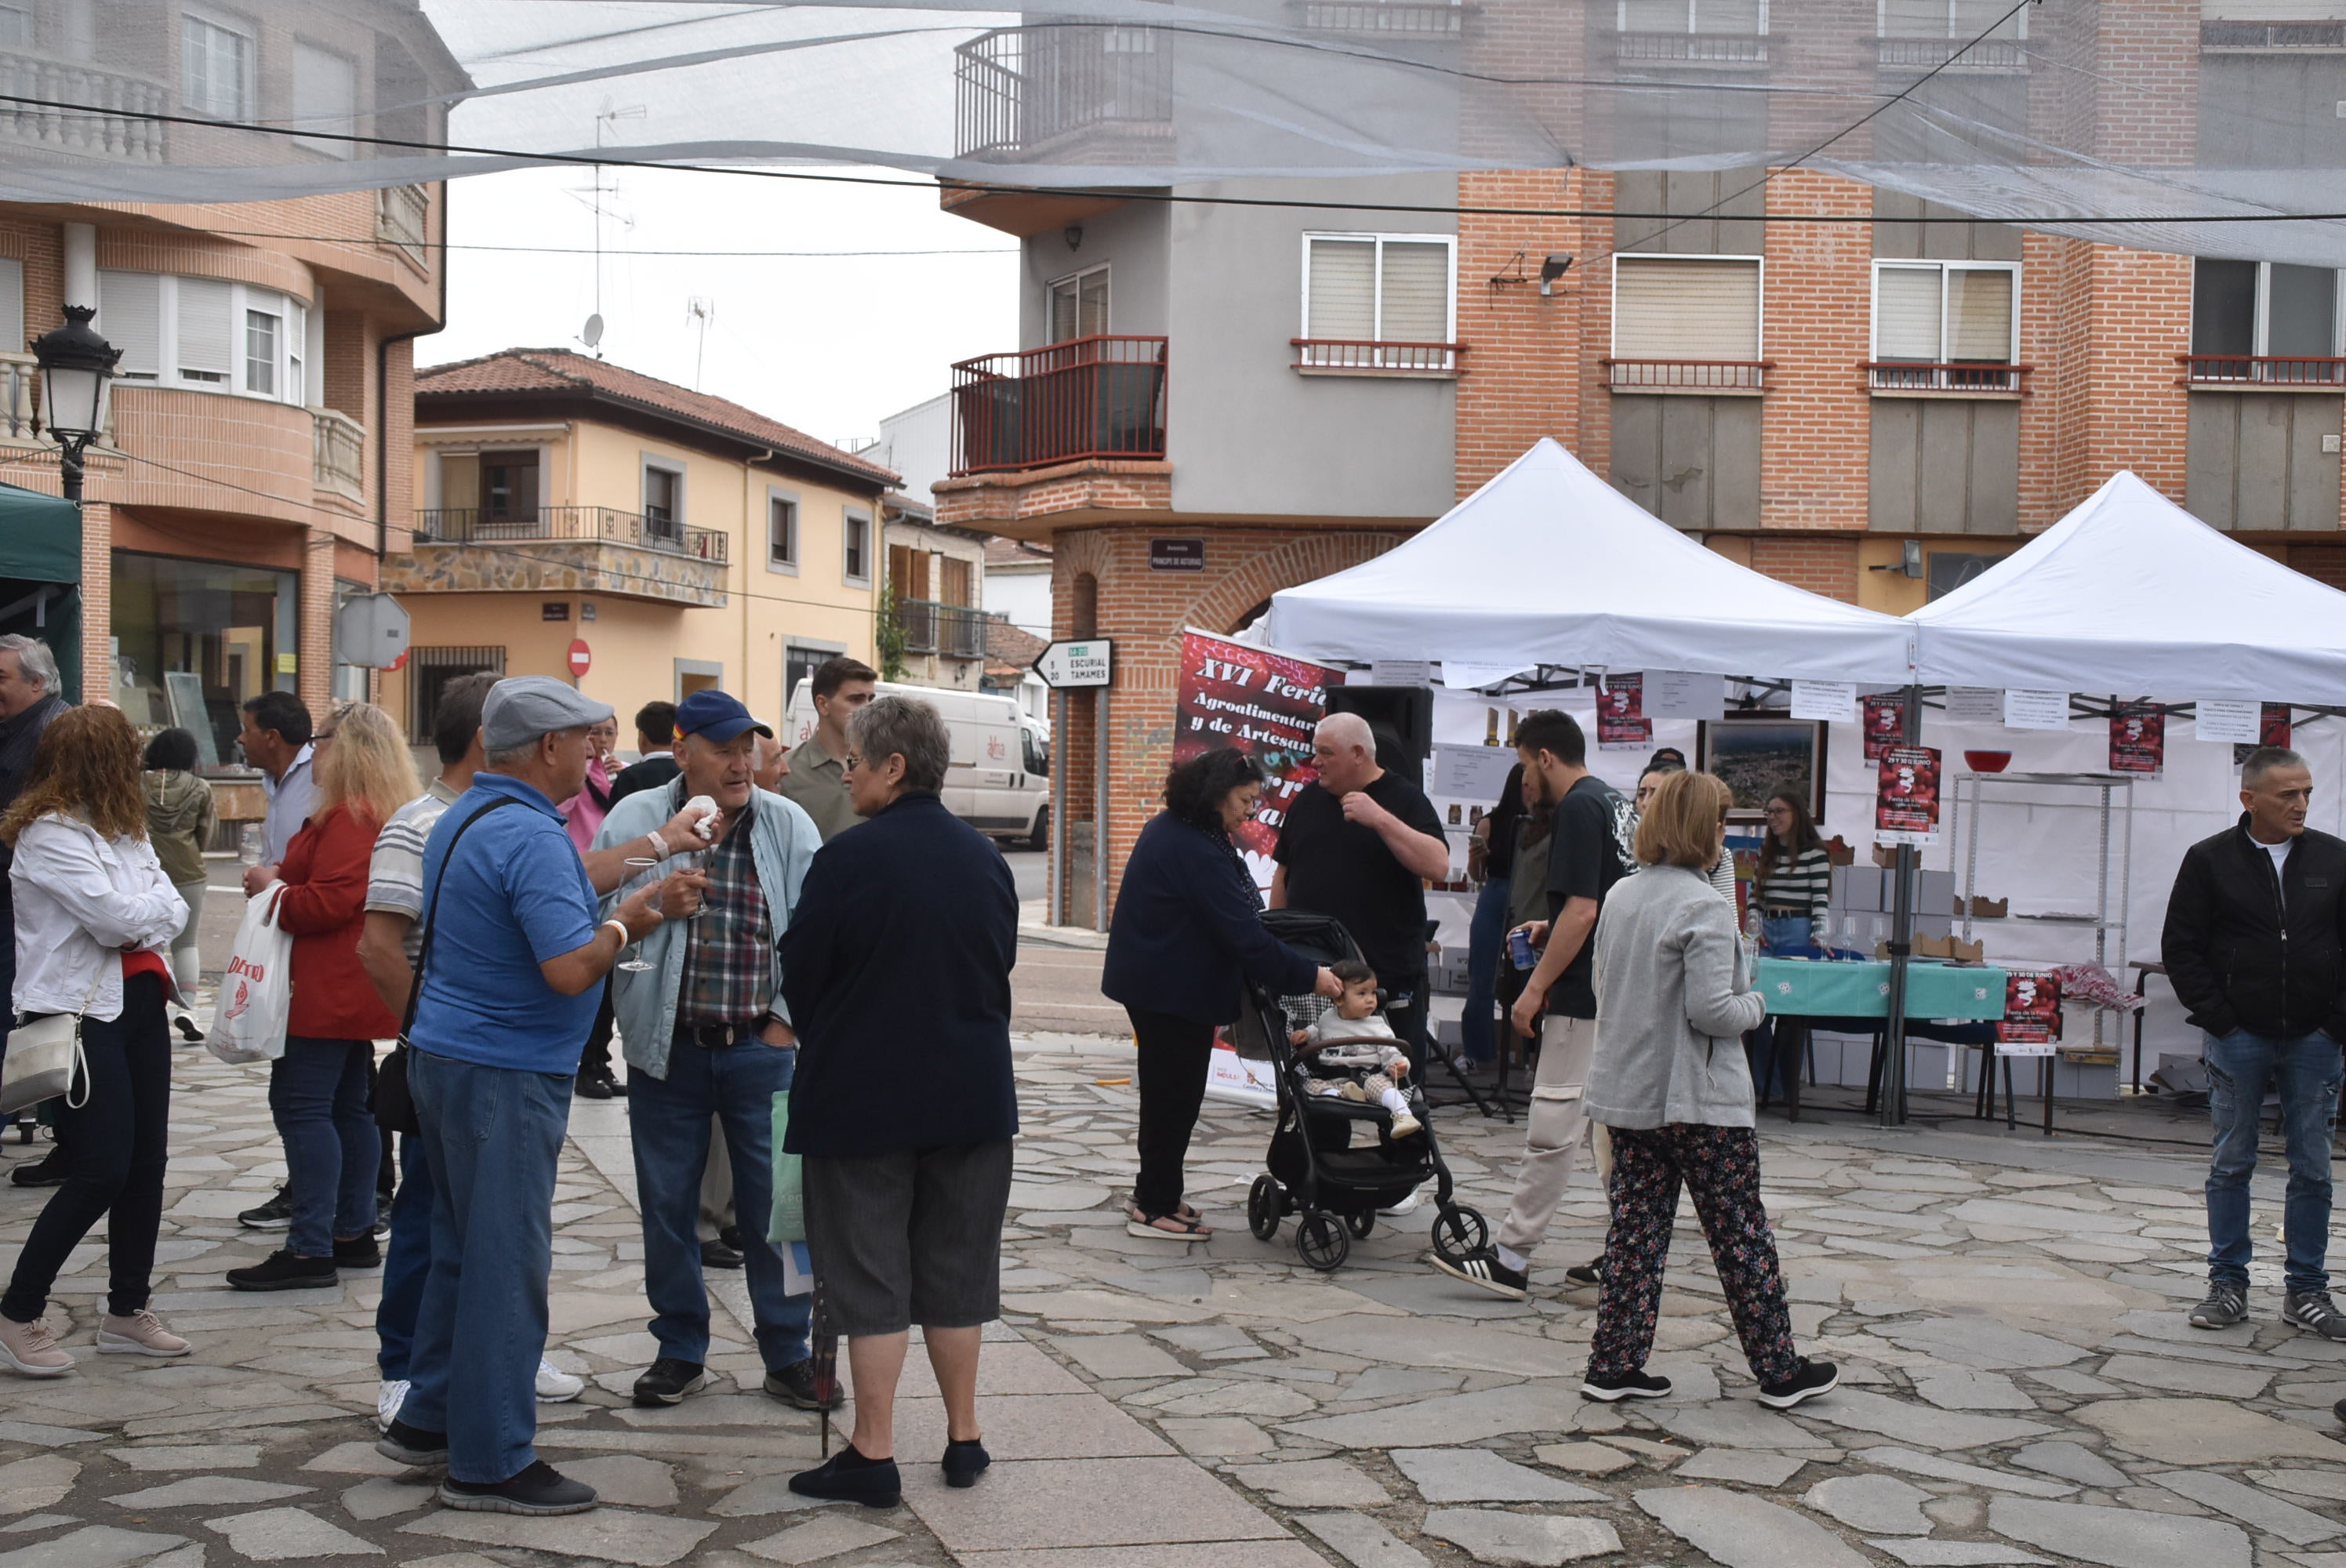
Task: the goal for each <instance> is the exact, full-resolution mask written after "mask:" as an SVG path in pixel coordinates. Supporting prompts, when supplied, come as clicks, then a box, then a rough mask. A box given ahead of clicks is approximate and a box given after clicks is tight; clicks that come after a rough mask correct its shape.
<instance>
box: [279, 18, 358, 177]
mask: <svg viewBox="0 0 2346 1568" xmlns="http://www.w3.org/2000/svg"><path fill="white" fill-rule="evenodd" d="M358 115H359V67H358V62H356V61H355V60H352V58H351V57H350V56H347V55H337V54H335V53H334V52H333V51H331V49H321V48H319V47H318V46H316V45H314V44H309V43H303V42H298V41H297V42H296V43H295V44H294V46H293V120H294V123H295V124H296V125H298V126H300V127H301V128H302V129H304V130H315V131H326V132H329V133H331V134H332V135H334V136H352V135H355V134H357V131H358V128H359V125H358ZM299 139H300V141H301V145H302V146H303V147H305V148H309V149H310V150H311V151H312V152H320V153H323V154H325V155H326V156H327V157H328V158H348V157H350V156H351V153H352V148H353V146H354V145H355V144H353V143H351V142H347V141H327V140H320V139H318V138H315V137H301V138H299Z"/></svg>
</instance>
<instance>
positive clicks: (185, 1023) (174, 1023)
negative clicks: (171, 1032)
mask: <svg viewBox="0 0 2346 1568" xmlns="http://www.w3.org/2000/svg"><path fill="white" fill-rule="evenodd" d="M171 1027H173V1028H174V1029H177V1030H178V1031H179V1037H180V1038H181V1039H183V1040H185V1041H186V1042H187V1043H188V1044H190V1045H200V1044H203V1043H204V1032H203V1031H202V1030H200V1029H199V1028H197V1027H196V1021H195V1020H194V1019H193V1018H190V1017H189V1016H188V1014H186V1013H173V1014H172V1015H171Z"/></svg>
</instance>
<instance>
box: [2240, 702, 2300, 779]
mask: <svg viewBox="0 0 2346 1568" xmlns="http://www.w3.org/2000/svg"><path fill="white" fill-rule="evenodd" d="M2293 731H2294V725H2293V723H2292V720H2291V713H2290V706H2289V704H2287V703H2285V702H2268V703H2266V704H2265V705H2264V706H2263V707H2262V708H2260V709H2259V712H2258V714H2257V745H2256V746H2241V745H2235V746H2234V747H2233V748H2232V766H2233V767H2235V768H2238V767H2239V765H2240V764H2241V763H2243V762H2246V761H2247V760H2248V759H2249V752H2251V751H2254V750H2255V749H2257V747H2258V746H2278V747H2280V748H2281V749H2282V750H2284V751H2286V750H2288V749H2289V746H2290V735H2291V734H2292V733H2293Z"/></svg>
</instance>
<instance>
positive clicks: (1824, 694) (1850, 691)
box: [1792, 680, 1857, 724]
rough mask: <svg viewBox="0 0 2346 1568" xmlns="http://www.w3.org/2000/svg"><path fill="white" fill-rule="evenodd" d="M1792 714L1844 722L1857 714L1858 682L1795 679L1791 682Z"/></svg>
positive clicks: (1796, 716) (1794, 716)
mask: <svg viewBox="0 0 2346 1568" xmlns="http://www.w3.org/2000/svg"><path fill="white" fill-rule="evenodd" d="M1792 717H1793V718H1821V719H1824V720H1826V721H1827V722H1829V723H1832V724H1847V723H1849V722H1850V721H1851V720H1852V719H1854V718H1856V717H1857V683H1856V682H1855V681H1848V680H1796V681H1794V682H1793V683H1792Z"/></svg>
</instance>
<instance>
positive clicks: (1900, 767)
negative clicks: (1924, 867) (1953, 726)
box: [1873, 746, 1939, 844]
mask: <svg viewBox="0 0 2346 1568" xmlns="http://www.w3.org/2000/svg"><path fill="white" fill-rule="evenodd" d="M1878 767H1879V769H1880V771H1879V772H1878V773H1877V775H1876V781H1875V784H1874V792H1873V829H1874V832H1873V838H1874V841H1875V842H1876V843H1882V844H1928V843H1931V842H1933V841H1934V840H1936V839H1937V838H1938V836H1939V748H1937V747H1935V746H1892V747H1891V748H1888V749H1887V750H1885V751H1883V752H1882V760H1881V762H1880V763H1879V764H1878Z"/></svg>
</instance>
